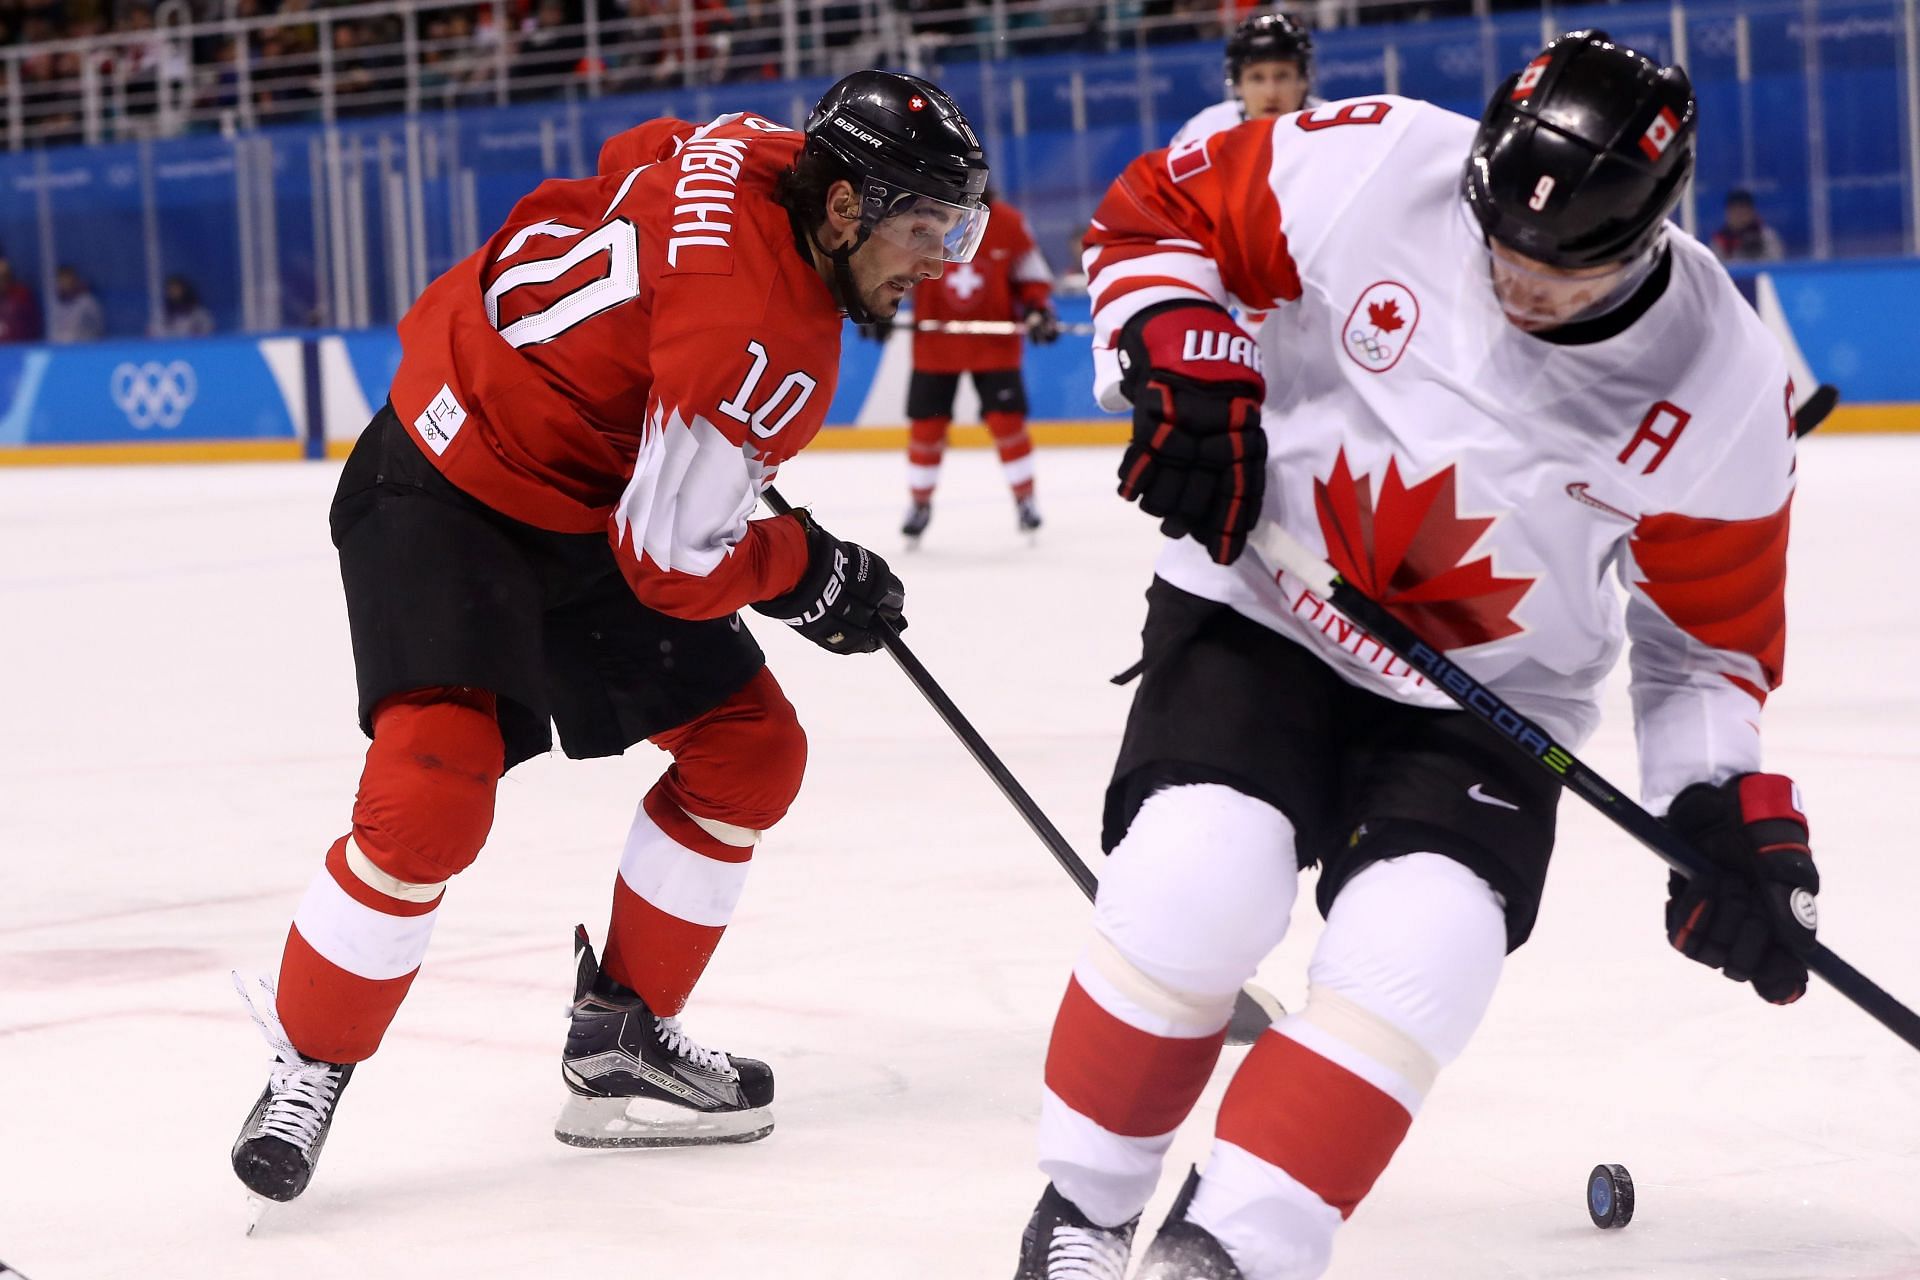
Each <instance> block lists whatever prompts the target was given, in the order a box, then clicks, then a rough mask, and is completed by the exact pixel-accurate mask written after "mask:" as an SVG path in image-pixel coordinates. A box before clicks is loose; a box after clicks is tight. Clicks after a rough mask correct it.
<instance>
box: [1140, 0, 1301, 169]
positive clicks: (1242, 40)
mask: <svg viewBox="0 0 1920 1280" xmlns="http://www.w3.org/2000/svg"><path fill="white" fill-rule="evenodd" d="M1312 94H1313V36H1312V35H1311V34H1309V33H1308V31H1307V29H1306V27H1304V26H1302V25H1301V24H1300V23H1299V22H1298V21H1296V20H1295V19H1293V18H1291V17H1289V16H1288V15H1286V14H1284V13H1262V14H1256V15H1254V16H1253V17H1251V18H1248V19H1247V20H1246V21H1245V22H1242V23H1241V24H1240V25H1239V27H1238V28H1236V29H1235V31H1234V33H1233V35H1232V36H1230V37H1229V38H1228V40H1227V99H1226V101H1225V102H1216V103H1215V104H1214V105H1212V106H1210V107H1208V108H1207V109H1206V110H1204V111H1201V112H1199V113H1198V114H1196V115H1195V116H1194V117H1193V118H1192V119H1191V120H1188V121H1187V122H1186V123H1185V124H1183V125H1181V126H1180V129H1179V131H1178V132H1176V133H1175V134H1174V135H1173V142H1174V143H1175V144H1176V145H1177V144H1179V143H1182V142H1192V141H1194V140H1195V139H1197V138H1206V137H1211V136H1212V135H1213V134H1216V133H1218V132H1220V131H1221V130H1222V129H1231V128H1233V127H1234V126H1235V125H1237V124H1242V123H1244V122H1245V121H1248V120H1266V119H1270V118H1272V117H1273V116H1283V115H1286V114H1288V113H1289V112H1293V111H1300V110H1304V109H1305V108H1307V107H1310V106H1318V105H1319V102H1320V99H1318V98H1315V97H1313V96H1312Z"/></svg>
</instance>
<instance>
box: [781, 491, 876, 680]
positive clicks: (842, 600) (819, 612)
mask: <svg viewBox="0 0 1920 1280" xmlns="http://www.w3.org/2000/svg"><path fill="white" fill-rule="evenodd" d="M793 516H794V519H796V520H798V521H799V522H800V525H801V527H802V528H804V529H805V530H806V531H807V568H806V572H804V573H802V574H801V575H800V581H799V583H798V584H796V585H795V586H794V588H793V590H791V591H789V592H787V593H786V594H785V595H783V596H775V597H774V598H773V599H771V600H762V601H760V602H759V603H758V604H756V605H754V606H753V609H754V612H756V613H764V614H766V615H767V616H768V617H769V618H778V619H779V620H780V621H782V622H784V623H786V624H787V625H788V626H790V627H792V628H793V629H794V630H795V631H798V632H799V633H800V634H801V635H803V636H805V637H806V638H807V639H809V640H811V641H813V642H814V643H815V644H817V645H819V646H820V647H821V648H822V649H830V650H832V651H833V652H834V653H872V652H873V651H874V650H875V649H878V648H879V647H880V635H881V632H880V627H881V624H882V623H885V624H886V625H888V626H891V627H892V628H893V629H894V630H895V631H896V632H898V631H905V630H906V629H907V620H906V618H904V617H902V616H901V612H900V611H901V609H902V607H903V606H904V605H905V603H906V588H905V587H903V586H901V585H900V579H898V578H896V577H894V576H893V571H892V570H890V569H888V568H887V562H886V561H885V560H882V559H881V558H880V557H879V556H877V555H875V554H873V552H871V551H869V550H867V549H866V548H865V547H863V546H860V545H858V544H856V543H852V542H842V541H840V539H838V538H836V537H834V536H833V535H832V534H830V533H828V532H827V531H826V530H825V529H822V528H821V527H820V526H819V525H817V524H815V523H814V521H813V517H812V516H811V515H809V514H808V513H807V512H805V511H796V512H794V513H793Z"/></svg>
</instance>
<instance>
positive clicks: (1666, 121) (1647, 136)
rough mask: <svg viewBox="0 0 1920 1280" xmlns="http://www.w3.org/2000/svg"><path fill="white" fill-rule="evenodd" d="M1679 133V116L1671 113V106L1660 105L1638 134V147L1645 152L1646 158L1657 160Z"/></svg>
mask: <svg viewBox="0 0 1920 1280" xmlns="http://www.w3.org/2000/svg"><path fill="white" fill-rule="evenodd" d="M1679 133H1680V117H1678V116H1676V115H1674V114H1673V108H1671V107H1662V108H1660V114H1659V115H1657V116H1655V117H1654V118H1653V123H1652V124H1650V125H1648V126H1647V131H1646V132H1645V133H1643V134H1641V135H1640V149H1641V150H1642V151H1644V152H1646V153H1647V159H1649V160H1658V159H1659V158H1660V157H1661V156H1663V155H1665V154H1667V148H1668V147H1670V146H1672V145H1673V140H1674V138H1675V137H1676V136H1678V134H1679Z"/></svg>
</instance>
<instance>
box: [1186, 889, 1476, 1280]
mask: <svg viewBox="0 0 1920 1280" xmlns="http://www.w3.org/2000/svg"><path fill="white" fill-rule="evenodd" d="M1505 955H1506V917H1505V913H1504V911H1503V910H1502V907H1501V904H1500V901H1499V899H1498V897H1497V896H1496V895H1495V894H1494V892H1493V890H1492V889H1490V888H1489V887H1488V886H1487V883H1486V881H1484V880H1482V879H1481V878H1480V877H1479V876H1478V875H1476V874H1475V873H1474V872H1472V871H1470V870H1468V869H1467V868H1466V867H1464V866H1462V865H1461V864H1459V863H1458V862H1454V861H1452V860H1451V859H1448V858H1443V857H1440V856H1439V855H1437V854H1429V853H1418V854H1411V855H1408V856H1406V857H1402V858H1395V859H1391V860H1389V861H1386V862H1380V863H1375V864H1374V865H1373V866H1370V867H1368V868H1367V869H1365V870H1364V871H1361V872H1360V873H1359V874H1358V875H1356V876H1355V877H1354V878H1353V879H1352V880H1351V881H1350V882H1349V883H1348V884H1346V885H1345V886H1344V887H1343V888H1342V889H1341V891H1340V895H1339V897H1338V898H1336V899H1335V901H1334V906H1333V910H1332V912H1331V913H1329V915H1328V917H1327V928H1326V932H1325V933H1324V934H1323V935H1322V936H1321V939H1320V944H1319V946H1318V948H1317V949H1316V950H1315V953H1314V958H1313V962H1312V965H1311V967H1310V970H1309V974H1308V982H1309V987H1308V996H1307V1004H1306V1008H1305V1009H1304V1010H1302V1011H1301V1012H1300V1013H1297V1014H1293V1015H1291V1016H1289V1017H1286V1018H1283V1019H1281V1020H1280V1021H1279V1022H1277V1023H1275V1024H1274V1027H1273V1029H1272V1030H1271V1031H1269V1032H1268V1033H1267V1034H1266V1035H1264V1036H1262V1037H1261V1038H1260V1041H1259V1043H1258V1044H1256V1045H1255V1046H1254V1048H1253V1051H1252V1052H1251V1053H1249V1054H1248V1055H1247V1058H1246V1060H1245V1061H1244V1062H1242V1063H1241V1064H1240V1069H1239V1070H1238V1071H1236V1072H1235V1073H1234V1077H1233V1083H1232V1084H1231V1085H1230V1086H1229V1087H1228V1089H1227V1095H1226V1098H1225V1099H1224V1100H1223V1101H1222V1103H1221V1106H1220V1117H1219V1122H1218V1127H1217V1128H1216V1130H1215V1142H1214V1146H1213V1153H1212V1156H1211V1157H1210V1158H1209V1160H1208V1162H1207V1167H1206V1169H1205V1171H1204V1173H1203V1175H1202V1178H1201V1182H1200V1188H1199V1190H1198V1192H1197V1193H1196V1194H1195V1196H1194V1199H1193V1203H1192V1205H1191V1206H1190V1207H1189V1209H1188V1211H1187V1217H1188V1218H1189V1219H1190V1220H1191V1221H1193V1222H1196V1223H1198V1224H1200V1225H1201V1226H1203V1227H1205V1228H1206V1229H1207V1230H1208V1231H1210V1232H1212V1233H1213V1234H1214V1236H1216V1237H1217V1238H1218V1239H1219V1240H1220V1241H1221V1243H1222V1244H1223V1245H1224V1246H1225V1247H1226V1249H1227V1251H1228V1253H1230V1254H1231V1255H1232V1257H1233V1259H1234V1261H1235V1263H1236V1264H1238V1266H1239V1267H1240V1270H1241V1271H1242V1272H1243V1273H1244V1274H1245V1275H1246V1277H1247V1280H1311V1277H1315V1276H1319V1275H1321V1274H1322V1273H1324V1272H1325V1270H1326V1269H1327V1266H1328V1265H1329V1262H1330V1260H1331V1257H1332V1253H1333V1237H1334V1233H1335V1231H1336V1229H1337V1228H1338V1227H1339V1225H1340V1223H1341V1222H1343V1221H1344V1220H1345V1219H1346V1218H1347V1217H1348V1216H1349V1215H1351V1214H1352V1213H1353V1211H1354V1208H1355V1206H1357V1205H1358V1204H1359V1203H1360V1201H1361V1200H1362V1199H1364V1198H1365V1197H1366V1195H1367V1193H1368V1192H1369V1191H1371V1190H1372V1189H1373V1185H1374V1183H1375V1181H1376V1180H1377V1179H1378V1178H1379V1177H1380V1174H1381V1173H1382V1172H1383V1171H1384V1170H1385V1169H1386V1167H1387V1164H1388V1162H1389V1161H1390V1160H1391V1159H1392V1158H1393V1153H1394V1152H1395V1151H1397V1150H1398V1149H1399V1146H1400V1143H1401V1141H1402V1140H1403V1139H1404V1138H1405V1137H1406V1134H1407V1129H1408V1127H1409V1126H1410V1125H1411V1124H1412V1122H1413V1117H1414V1116H1415V1115H1416V1114H1417V1113H1418V1112H1419V1109H1420V1105H1421V1103H1422V1102H1423V1101H1424V1100H1425V1098H1426V1095H1427V1093H1428V1091H1429V1090H1430V1089H1431V1088H1432V1087H1433V1083H1434V1080H1435V1078H1436V1077H1437V1075H1438V1074H1439V1072H1440V1069H1441V1068H1442V1067H1444V1066H1446V1065H1447V1064H1448V1063H1450V1062H1452V1061H1453V1060H1454V1059H1455V1058H1457V1057H1458V1056H1459V1055H1460V1053H1461V1052H1462V1051H1463V1050H1464V1049H1465V1047H1466V1044H1467V1041H1468V1039H1469V1038H1470V1037H1471V1036H1472V1034H1473V1032H1474V1030H1475V1029H1476V1028H1477V1027H1478V1026H1479V1024H1480V1020H1481V1018H1482V1017H1483V1016H1484V1015H1485V1013H1486V1009H1487V1005H1488V1003H1489V1002H1490V1001H1491V999H1492V997H1493V989H1494V986H1495V984H1496V983H1497V982H1498V980H1499V976H1500V970H1501V967H1502V963H1503V961H1504V959H1505Z"/></svg>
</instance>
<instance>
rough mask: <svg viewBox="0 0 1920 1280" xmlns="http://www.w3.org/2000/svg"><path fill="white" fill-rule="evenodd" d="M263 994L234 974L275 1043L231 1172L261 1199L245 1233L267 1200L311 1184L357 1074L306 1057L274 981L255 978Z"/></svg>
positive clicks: (336, 1064)
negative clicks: (285, 1018) (279, 1006)
mask: <svg viewBox="0 0 1920 1280" xmlns="http://www.w3.org/2000/svg"><path fill="white" fill-rule="evenodd" d="M257 981H258V983H259V985H260V989H261V991H262V992H264V993H265V996H266V999H265V1000H264V1001H256V1000H255V999H254V998H253V996H252V995H251V993H249V992H248V990H247V988H246V986H245V985H244V984H243V983H242V982H241V979H240V975H239V974H237V973H236V974H235V975H234V976H233V982H234V986H235V987H237V988H238V989H239V991H240V998H241V999H242V1000H245V1001H246V1002H247V1011H248V1012H249V1013H251V1014H252V1015H253V1020H254V1023H255V1024H256V1025H257V1026H258V1027H259V1028H260V1033H261V1034H262V1035H264V1036H266V1038H267V1043H268V1044H269V1045H272V1046H273V1052H274V1063H273V1069H272V1072H271V1074H269V1075H268V1077H267V1087H266V1088H265V1089H263V1090H261V1092H260V1098H259V1100H258V1101H257V1102H255V1103H254V1104H253V1111H252V1112H251V1113H250V1114H249V1115H248V1116H247V1122H246V1123H245V1124H244V1125H242V1126H241V1128H240V1136H239V1137H238V1138H236V1139H234V1143H233V1171H234V1173H235V1174H236V1175H238V1177H239V1179H240V1181H241V1182H242V1183H244V1184H245V1185H246V1188H247V1190H248V1191H251V1192H252V1193H253V1195H254V1197H256V1198H257V1200H256V1201H255V1203H254V1204H253V1211H252V1220H251V1222H250V1223H249V1224H248V1227H247V1233H248V1234H249V1235H251V1234H252V1233H253V1228H254V1226H256V1225H258V1224H259V1221H260V1217H261V1215H262V1214H263V1213H264V1212H265V1210H266V1208H267V1205H266V1203H264V1202H268V1201H273V1202H280V1201H286V1200H291V1199H293V1198H294V1197H295V1196H297V1195H299V1194H300V1193H301V1192H302V1191H305V1190H306V1189H307V1183H308V1182H310V1181H311V1180H312V1179H313V1170H314V1166H315V1165H317V1164H319V1162H320V1149H321V1148H322V1147H324V1146H325V1145H326V1142H327V1131H328V1130H329V1129H331V1128H332V1127H333V1112H334V1108H335V1107H336V1106H338V1105H339V1103H340V1094H341V1093H342V1092H343V1091H344V1090H345V1089H346V1087H347V1081H348V1080H350V1079H351V1078H352V1077H353V1064H352V1063H351V1062H347V1063H339V1062H321V1061H318V1060H316V1059H313V1058H308V1057H304V1056H302V1054H301V1053H300V1051H299V1050H298V1049H295V1048H294V1047H293V1042H292V1041H290V1040H288V1039H287V1033H286V1030H285V1029H284V1028H283V1027H282V1026H281V1025H280V1015H279V1013H278V1012H277V1011H276V1008H275V1003H274V990H273V984H272V983H270V982H268V981H267V980H266V979H265V978H260V979H257Z"/></svg>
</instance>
